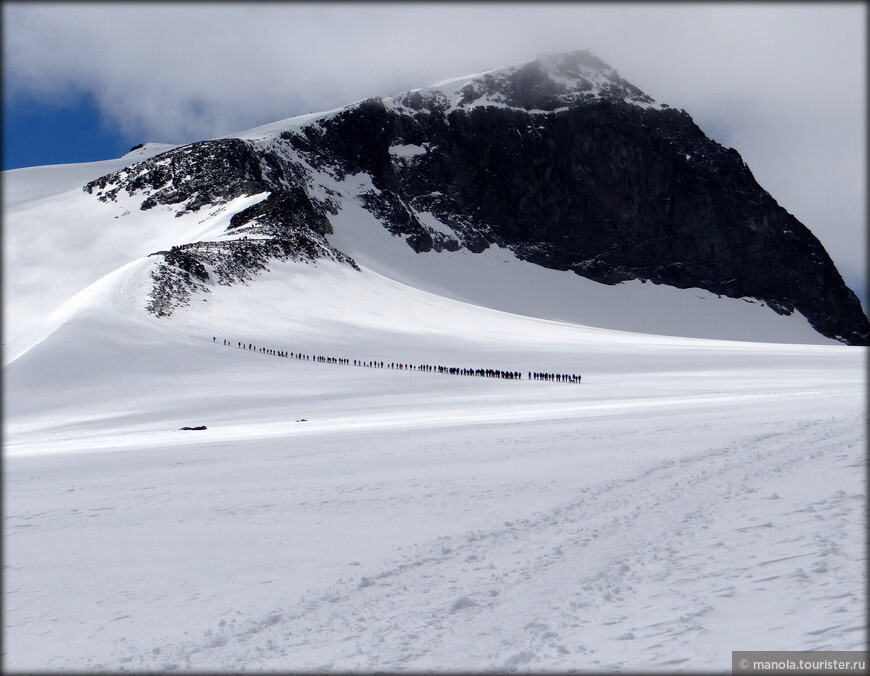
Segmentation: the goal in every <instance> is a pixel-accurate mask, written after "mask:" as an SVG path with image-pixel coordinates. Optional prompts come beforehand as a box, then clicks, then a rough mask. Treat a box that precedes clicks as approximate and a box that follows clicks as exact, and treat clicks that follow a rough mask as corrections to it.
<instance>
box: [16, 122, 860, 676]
mask: <svg viewBox="0 0 870 676" xmlns="http://www.w3.org/2000/svg"><path fill="white" fill-rule="evenodd" d="M297 122H299V123H300V124H301V123H302V122H303V121H302V120H298V121H297ZM277 129H278V127H277V126H274V129H273V128H272V127H268V128H265V127H264V128H262V129H260V130H253V131H252V135H254V136H256V135H257V134H260V135H266V136H268V133H272V132H274V131H276V130H277ZM254 132H256V133H254ZM267 132H268V133H267ZM267 140H268V139H267ZM158 150H159V147H157V146H148V147H146V148H144V149H141V150H140V151H135V152H138V153H140V155H141V154H143V153H144V154H147V153H150V152H157V151H158ZM118 162H121V164H119V165H118V166H123V164H124V163H125V162H122V161H120V160H119V161H113V162H110V163H106V164H101V165H100V166H92V165H87V166H79V167H72V168H63V169H61V168H40V169H43V170H44V171H38V170H16V171H14V172H7V174H5V175H4V199H5V200H6V201H5V212H4V218H5V220H6V223H5V225H6V226H7V227H6V228H5V229H4V263H5V265H4V270H5V275H4V292H5V293H4V307H3V311H4V388H3V397H4V399H3V405H4V486H3V499H4V517H5V519H4V535H3V537H4V554H5V556H4V604H3V605H4V611H5V612H4V630H3V631H4V641H3V665H4V668H5V669H6V670H9V671H56V670H71V669H74V670H81V671H86V672H89V673H90V672H97V671H112V672H115V671H121V670H135V671H142V670H154V671H165V670H204V671H221V670H231V671H239V670H242V669H244V670H248V671H263V670H276V671H285V672H286V671H307V670H343V671H354V670H362V671H374V670H382V671H393V670H396V671H398V670H448V671H469V670H471V671H486V670H495V671H513V670H517V671H546V670H555V671H567V670H572V669H577V670H589V671H596V672H598V671H616V670H623V671H626V670H627V671H638V670H651V671H662V672H671V671H679V670H685V671H698V670H717V671H724V670H727V669H728V665H730V655H731V651H732V650H749V649H766V650H776V649H783V650H785V649H789V650H807V649H838V650H849V649H862V648H866V611H865V607H866V591H865V587H864V581H865V565H866V554H865V553H866V512H865V507H866V481H865V472H864V467H865V460H866V458H865V455H864V446H865V443H866V428H865V424H866V399H865V391H866V375H865V371H864V367H865V360H866V356H867V351H866V349H864V348H853V347H845V346H842V345H839V344H832V341H827V340H826V339H824V338H821V337H820V336H819V335H818V334H816V333H815V332H814V331H813V330H812V329H811V327H809V325H808V324H807V322H806V320H805V319H804V318H803V317H800V316H798V315H795V316H792V317H780V316H778V315H776V314H774V313H772V312H770V311H769V309H767V308H763V307H762V306H761V305H760V304H758V303H750V302H747V300H744V299H736V300H735V299H721V298H717V297H715V296H713V295H711V294H706V293H705V292H701V291H699V290H697V289H688V290H683V291H678V290H675V289H669V288H664V287H656V286H654V285H651V284H642V283H640V282H638V283H632V284H622V285H617V286H616V287H602V286H601V285H596V284H594V283H592V282H589V281H588V280H583V279H581V278H579V277H577V276H576V275H573V274H571V273H560V272H556V271H551V270H542V269H540V268H535V267H534V266H530V265H527V264H525V263H523V262H521V261H518V260H516V259H515V258H514V257H513V256H512V254H510V252H507V251H503V250H499V249H497V248H493V249H491V250H489V251H487V252H485V253H484V254H480V255H472V254H468V253H465V252H457V253H456V254H447V253H443V254H430V255H416V254H414V253H413V252H412V251H411V249H410V248H409V247H408V246H407V244H406V243H405V242H404V241H402V240H401V239H400V238H393V237H391V236H390V235H389V234H388V233H387V232H386V231H385V230H384V229H383V228H382V227H381V226H380V225H378V224H377V223H376V222H375V221H374V219H373V218H372V217H371V216H370V215H368V214H367V212H365V211H364V210H363V209H361V208H360V207H359V205H358V204H356V203H355V201H354V196H355V195H357V194H359V192H362V191H365V190H367V189H370V187H371V186H370V184H367V183H366V181H365V180H363V179H361V178H360V177H348V179H347V180H346V181H343V182H337V181H334V182H333V183H331V184H330V183H329V182H328V181H327V180H326V177H324V176H317V177H316V178H317V180H318V181H320V182H321V183H323V185H324V186H325V188H328V189H330V190H334V191H335V193H336V194H337V195H339V196H341V199H340V200H339V201H340V202H341V211H340V213H339V214H338V215H336V216H335V217H334V218H333V219H332V220H333V226H334V228H335V234H334V235H331V236H330V237H329V239H330V242H331V243H332V244H333V245H334V246H336V247H337V248H339V249H340V250H342V251H344V252H345V253H347V254H349V255H351V256H353V257H354V258H355V259H356V260H357V262H358V263H359V264H360V265H361V267H362V270H361V271H357V270H354V269H352V268H350V267H349V266H342V265H339V264H337V263H334V262H330V261H318V262H317V263H316V264H291V263H274V264H273V265H270V270H269V272H267V273H264V274H263V275H261V276H260V277H258V278H257V279H256V281H255V282H253V283H251V284H249V285H240V286H234V287H217V286H216V287H213V288H212V292H211V293H203V294H197V295H195V296H193V297H192V299H191V302H190V305H189V306H188V307H185V308H181V309H179V310H178V311H177V312H176V313H175V314H174V315H173V316H172V317H171V318H169V319H160V320H158V319H156V318H154V317H152V316H150V315H148V314H147V313H145V311H144V310H143V307H144V304H145V299H146V298H147V293H148V282H149V273H150V270H151V269H152V266H153V265H154V259H149V258H147V254H148V253H151V252H152V251H155V250H157V249H165V248H168V247H170V246H172V245H173V244H180V243H184V242H189V241H193V240H196V239H204V238H214V237H219V236H220V235H221V233H222V232H223V231H224V229H225V227H226V225H227V221H228V219H229V217H230V215H231V214H232V213H233V212H234V211H237V210H238V209H241V208H243V207H245V206H248V205H250V204H253V203H254V202H255V201H257V200H258V199H262V197H263V196H262V195H260V196H251V197H249V198H242V200H240V201H238V202H237V203H234V204H232V205H228V206H227V207H226V208H219V209H216V210H214V211H213V212H211V213H207V214H206V213H203V214H190V215H186V216H184V217H181V218H178V219H176V218H174V216H173V214H172V213H171V210H160V209H154V210H151V211H149V212H141V211H139V210H138V201H137V200H135V199H130V200H128V199H127V198H123V199H122V201H121V202H120V203H117V204H115V203H112V204H102V203H99V202H97V201H96V200H94V199H93V197H90V196H87V195H85V194H84V193H81V191H80V189H74V188H75V186H76V185H81V184H84V183H85V182H87V180H89V179H90V178H95V177H97V176H99V175H101V174H103V173H106V172H107V171H111V170H112V169H115V168H118V166H116V164H118ZM97 164H100V163H97ZM76 172H79V173H78V174H77V173H76ZM75 175H78V176H79V179H78V180H79V183H78V184H75V183H74V182H73V179H74V178H75ZM53 191H56V192H53ZM426 222H427V223H428V224H429V225H430V226H431V227H433V228H435V229H437V226H438V224H437V223H435V222H433V221H432V220H431V219H429V220H427V221H426ZM615 329H618V330H615ZM655 334H658V335H655ZM682 336H689V337H682ZM713 336H717V337H719V338H727V339H728V340H712V339H710V338H711V337H713ZM213 338H216V340H213ZM224 339H227V340H229V341H230V342H231V343H233V344H235V343H236V342H237V341H243V342H245V343H252V344H254V345H256V346H257V347H266V348H270V349H276V350H286V351H292V352H294V353H296V352H302V353H304V354H309V355H323V356H330V357H340V358H346V359H350V360H354V359H358V360H366V361H368V360H378V361H385V362H391V361H395V362H406V363H411V364H421V363H427V364H433V365H439V364H441V365H447V366H460V367H468V368H497V369H503V370H518V371H521V372H522V373H523V377H524V380H523V381H504V380H496V379H488V378H476V377H463V376H450V375H439V374H431V373H422V372H415V371H394V370H387V369H384V370H381V369H370V368H361V367H354V366H339V365H333V364H320V363H317V362H306V361H299V360H293V359H284V358H280V357H274V356H269V355H263V354H259V353H257V352H254V351H250V350H240V349H238V348H236V347H227V346H224V345H223V344H222V342H223V340H224ZM740 340H743V341H755V342H740ZM805 343H818V344H805ZM528 371H549V372H557V373H564V372H567V373H579V374H582V376H583V384H582V385H569V384H560V383H544V382H534V381H532V382H530V381H528V380H525V378H526V374H527V372H528ZM196 425H206V426H207V427H208V429H207V430H205V431H180V430H179V428H180V427H182V426H196Z"/></svg>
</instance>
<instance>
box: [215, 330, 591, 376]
mask: <svg viewBox="0 0 870 676" xmlns="http://www.w3.org/2000/svg"><path fill="white" fill-rule="evenodd" d="M212 342H214V343H217V336H213V337H212ZM223 344H224V345H225V346H227V347H236V348H238V349H240V350H250V351H252V352H257V353H259V354H266V355H272V356H276V357H285V358H287V359H299V360H302V361H314V362H317V363H320V364H338V365H341V366H351V365H353V366H361V367H364V368H379V369H384V368H386V369H393V370H397V371H422V372H424V373H442V374H446V375H455V376H477V377H480V378H501V379H503V380H522V379H523V374H522V372H521V371H503V370H500V369H471V368H461V367H456V366H433V365H431V364H407V363H403V362H383V361H364V360H361V359H345V358H343V357H325V356H322V355H310V354H301V353H299V352H288V351H286V350H275V349H272V348H267V347H262V346H259V347H258V346H257V345H254V344H253V343H243V342H242V341H240V340H239V341H236V342H235V343H234V342H233V341H230V340H226V339H224V341H223ZM527 380H537V381H545V382H553V383H573V384H578V385H579V384H580V382H581V376H579V375H577V374H574V373H546V372H541V371H528V372H527Z"/></svg>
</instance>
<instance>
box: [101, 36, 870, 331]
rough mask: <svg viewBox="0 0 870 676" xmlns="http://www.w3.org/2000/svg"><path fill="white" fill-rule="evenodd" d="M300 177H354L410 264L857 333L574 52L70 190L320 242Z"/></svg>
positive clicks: (823, 292)
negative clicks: (638, 292) (668, 290)
mask: <svg viewBox="0 0 870 676" xmlns="http://www.w3.org/2000/svg"><path fill="white" fill-rule="evenodd" d="M316 172H327V173H329V174H330V175H331V176H334V177H336V179H337V180H340V179H341V178H342V177H346V176H349V175H357V174H364V175H367V176H368V177H370V184H371V186H372V187H371V189H369V190H366V191H363V192H361V193H360V194H358V195H357V196H356V198H357V199H359V200H360V201H361V203H362V204H363V205H364V206H365V207H366V208H367V209H368V210H369V211H370V212H371V213H372V214H374V215H375V216H376V217H377V218H378V219H380V220H381V221H382V222H383V224H384V226H385V227H386V228H387V229H388V230H389V231H390V232H391V233H393V234H394V235H396V236H401V237H404V238H405V239H406V240H407V242H408V244H409V246H411V247H413V249H414V250H415V251H417V252H419V253H421V254H423V253H426V252H431V251H436V252H437V251H442V250H445V249H446V250H456V249H458V248H460V247H463V248H465V249H468V250H470V251H473V252H480V251H483V250H485V249H486V248H487V247H489V246H490V245H491V244H498V245H500V246H505V247H508V248H510V249H511V250H513V251H514V252H515V254H516V255H517V256H518V257H520V258H522V259H525V260H528V261H531V262H533V263H536V264H539V265H542V266H545V267H548V268H554V269H559V270H571V271H573V272H575V273H577V274H579V275H582V276H584V277H587V278H589V279H592V280H595V281H597V282H601V283H604V284H615V283H619V282H621V281H625V280H629V279H643V280H649V281H651V282H654V283H656V284H667V285H671V286H675V287H678V288H689V287H699V288H703V289H707V290H709V291H711V292H713V293H717V294H721V295H725V296H730V297H734V298H741V297H747V298H754V299H758V300H760V301H763V302H765V303H766V304H767V305H769V306H770V307H771V308H772V309H773V310H774V311H776V312H779V313H782V314H790V313H792V312H794V311H799V312H800V313H802V314H803V315H804V316H805V317H806V318H807V319H808V320H809V322H810V323H811V324H812V326H813V327H815V328H816V330H818V331H819V332H820V333H822V334H823V335H825V336H828V337H831V338H835V339H838V340H841V341H842V342H845V343H849V344H856V345H866V344H868V338H870V323H868V320H867V317H866V315H865V314H864V313H863V311H862V309H861V306H860V303H859V301H858V299H857V297H856V296H855V294H854V293H853V292H852V291H851V290H850V289H848V288H847V287H846V285H845V284H844V282H843V280H842V277H841V276H840V274H839V273H838V271H837V269H836V268H835V266H834V264H833V262H832V261H831V259H830V257H829V256H828V254H827V252H826V251H825V250H824V248H823V247H822V245H821V244H820V242H819V241H818V240H817V239H816V237H815V236H813V234H812V233H811V232H810V231H809V230H808V229H807V228H806V227H805V226H804V225H803V224H801V223H800V222H799V221H798V220H797V219H796V218H794V216H792V215H791V214H789V213H788V212H787V211H786V210H785V209H783V208H782V207H781V206H780V205H779V204H777V202H776V201H775V199H774V198H773V197H771V196H770V195H769V194H768V193H767V192H766V191H765V190H764V189H763V188H761V187H760V186H759V185H758V183H757V182H756V181H755V179H754V178H753V176H752V173H751V171H750V170H749V168H748V167H747V166H746V164H745V163H744V162H743V160H742V159H741V157H740V155H739V154H738V153H737V151H735V150H733V149H729V148H725V147H722V146H721V145H719V144H718V143H716V142H714V141H712V140H711V139H709V138H707V137H706V135H705V134H704V133H703V132H702V131H701V130H700V129H699V128H698V127H697V125H695V124H694V122H693V121H692V119H691V117H690V116H689V115H688V114H687V113H686V112H684V111H682V110H677V109H674V108H670V107H668V106H667V105H664V104H658V103H656V102H655V101H654V100H653V99H652V98H650V97H649V96H647V95H646V94H644V93H643V92H641V91H640V90H639V89H637V88H636V87H634V86H633V85H631V84H630V83H628V82H626V81H624V80H623V79H622V78H620V77H619V75H618V74H617V73H616V71H614V70H613V69H612V68H610V67H609V66H607V65H606V64H603V63H602V62H601V61H599V60H598V59H596V58H595V57H594V56H592V55H591V54H589V53H588V52H574V53H571V54H564V55H557V56H551V57H545V58H541V59H537V60H534V61H531V62H529V63H526V64H523V65H521V66H517V67H511V68H504V69H499V70H496V71H492V72H490V73H484V74H481V75H478V76H473V77H470V78H465V79H460V80H456V81H453V82H451V83H447V84H446V85H442V86H440V87H432V88H428V89H421V90H416V91H413V92H408V93H405V94H401V95H397V96H394V97H389V98H383V99H382V98H373V99H368V100H366V101H363V102H361V103H358V104H354V105H352V106H348V107H346V108H345V109H342V110H341V111H339V112H337V113H332V114H324V115H323V116H321V117H316V118H314V119H312V120H310V121H308V122H306V123H305V124H297V125H292V126H288V128H287V129H285V130H283V131H282V132H280V133H278V134H275V135H273V136H271V137H269V138H263V139H259V140H248V141H242V140H239V139H228V140H222V141H207V142H203V143H200V144H193V145H191V146H186V147H184V148H179V149H177V150H175V151H171V152H169V153H165V154H164V155H160V156H158V157H155V158H152V159H151V160H147V161H146V162H142V163H140V164H138V165H134V166H133V167H129V168H127V169H125V170H123V171H122V172H118V173H117V174H116V175H110V176H107V177H103V178H101V179H98V180H97V181H94V182H93V183H91V184H89V185H88V186H86V190H88V191H89V192H95V193H96V194H97V195H98V196H99V197H100V198H101V199H112V198H113V196H114V195H116V194H117V192H118V191H119V190H121V189H124V190H127V191H128V192H130V193H131V194H132V193H135V192H137V191H141V192H142V193H143V197H144V199H143V202H142V205H141V206H142V208H143V209H147V208H150V207H151V206H153V205H155V204H177V205H180V209H181V211H185V210H186V211H190V210H195V209H198V208H200V207H202V206H203V205H205V204H212V203H215V202H221V201H224V202H225V201H228V200H229V199H232V198H233V197H235V196H238V195H240V194H256V193H258V192H264V191H268V192H270V193H271V196H270V197H269V198H268V200H266V201H265V202H263V203H261V204H260V205H256V206H255V207H252V208H251V209H249V210H247V212H242V213H240V214H237V216H236V217H234V224H233V226H232V227H237V226H238V227H241V226H242V224H243V223H248V222H249V221H251V220H254V219H256V222H257V224H258V227H259V228H261V230H260V232H261V233H263V234H265V235H267V236H269V237H284V236H286V234H287V233H288V232H291V231H292V232H296V233H299V232H303V231H304V232H307V233H311V236H316V237H320V238H326V239H328V235H329V234H330V226H329V215H330V213H334V206H335V205H334V204H332V203H331V202H330V200H329V199H323V198H322V197H321V198H320V199H316V198H315V197H313V195H314V194H317V195H323V194H326V193H328V192H329V191H328V189H326V188H324V187H323V186H320V187H319V188H318V189H317V190H314V189H313V185H312V176H313V175H314V173H316ZM431 218H434V219H436V220H437V221H438V222H439V223H440V224H442V225H443V226H445V227H444V228H439V229H434V228H432V227H429V226H427V225H426V224H425V223H426V222H427V219H431ZM326 239H324V241H326Z"/></svg>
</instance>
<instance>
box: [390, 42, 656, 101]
mask: <svg viewBox="0 0 870 676" xmlns="http://www.w3.org/2000/svg"><path fill="white" fill-rule="evenodd" d="M602 99H603V100H609V101H612V102H625V103H631V104H634V105H637V106H641V107H654V108H660V106H659V104H657V103H656V102H655V101H654V100H653V99H652V98H651V97H650V96H648V95H646V94H645V93H644V92H642V91H641V90H640V89H638V88H637V87H635V86H634V85H632V84H631V83H630V82H628V81H626V80H624V79H623V78H622V77H620V75H619V73H617V72H616V70H614V69H613V68H611V67H610V66H608V65H607V64H606V63H604V62H603V61H602V60H601V59H599V58H597V57H596V56H594V55H593V54H592V53H591V52H589V51H588V50H578V51H574V52H563V53H558V54H549V55H544V56H539V57H537V58H535V59H531V60H529V61H526V62H523V63H520V64H518V65H514V66H506V67H502V68H496V69H494V70H489V71H485V72H482V73H477V74H474V75H467V76H464V77H460V78H454V79H451V80H445V81H442V82H439V83H437V84H434V85H432V86H431V87H425V88H422V89H417V90H413V91H412V92H408V94H406V95H404V96H403V95H397V96H394V97H390V98H389V99H387V100H386V101H385V103H387V104H388V105H389V104H390V103H392V104H393V105H398V106H400V107H401V106H406V107H410V108H412V109H416V110H419V109H420V108H422V107H427V108H441V109H442V110H444V111H445V112H450V111H451V110H454V109H458V110H467V109H470V108H474V107H480V106H487V107H493V106H494V107H504V108H515V109H520V110H525V111H529V112H552V111H556V110H560V109H565V108H568V107H571V106H576V105H579V104H582V103H585V102H591V101H596V100H602Z"/></svg>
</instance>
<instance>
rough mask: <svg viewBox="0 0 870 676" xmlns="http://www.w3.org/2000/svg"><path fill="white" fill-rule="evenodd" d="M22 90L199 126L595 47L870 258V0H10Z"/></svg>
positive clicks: (163, 126)
mask: <svg viewBox="0 0 870 676" xmlns="http://www.w3.org/2000/svg"><path fill="white" fill-rule="evenodd" d="M3 18H4V23H3V31H4V36H3V37H4V59H3V68H4V87H5V95H6V96H11V97H15V96H21V95H29V96H46V97H52V98H55V99H57V98H62V97H63V96H65V95H68V94H70V93H73V92H81V91H87V92H91V93H93V94H94V95H95V97H96V99H97V101H98V102H99V104H100V105H101V106H102V108H103V111H104V113H105V114H106V116H107V118H108V119H109V120H110V121H112V122H113V123H114V124H116V125H118V127H119V128H120V129H121V130H123V131H124V132H125V133H127V134H128V135H129V137H130V139H131V141H133V142H140V141H144V140H154V141H167V142H176V143H177V142H188V141H193V140H199V139H203V138H210V137H214V136H218V135H223V134H228V133H232V132H234V131H241V130H243V129H246V128H249V127H253V126H256V125H259V124H263V123H267V122H271V121H274V120H278V119H282V118H285V117H290V116H292V115H296V114H301V113H308V112H313V111H317V110H325V109H330V108H334V107H338V106H340V105H343V104H346V103H350V102H352V101H355V100H358V99H361V98H365V97H368V96H374V95H386V94H391V93H394V92H398V91H404V90H406V89H410V88H413V87H418V86H425V85H427V84H430V83H432V82H434V81H437V80H440V79H445V78H448V77H451V76H456V75H463V74H465V73H470V72H476V71H480V70H486V69H488V68H493V67H497V66H500V65H506V64H510V63H515V62H517V61H521V60H523V59H527V58H531V57H533V56H535V55H537V54H541V53H548V52H557V51H565V50H573V49H580V48H588V49H590V50H591V51H592V52H593V53H595V54H596V55H597V56H599V57H600V58H602V59H603V60H604V61H606V62H608V63H609V64H610V65H611V66H613V67H614V68H616V69H617V70H618V71H619V72H620V74H621V75H622V76H623V77H625V78H626V79H628V80H629V81H631V82H633V83H634V84H636V85H637V86H639V87H640V88H641V89H643V90H644V91H646V92H647V93H648V94H650V95H651V96H653V97H654V98H656V99H657V100H660V101H664V102H667V103H669V104H671V105H673V106H676V107H678V108H684V109H685V110H686V111H687V112H689V113H690V114H691V115H692V116H693V118H694V119H695V121H696V122H697V123H698V125H699V126H700V127H701V128H702V129H703V130H704V131H705V132H707V133H708V134H710V135H712V136H713V137H714V138H715V139H716V140H718V141H719V142H721V143H723V144H725V145H729V146H733V147H735V148H737V150H738V151H740V153H741V154H742V155H743V157H744V159H746V161H747V163H748V164H749V165H750V167H751V168H752V170H753V173H754V174H755V176H756V178H757V179H758V180H759V182H760V183H761V184H762V185H763V186H764V187H765V188H766V189H768V190H769V191H770V192H771V193H772V194H773V196H774V197H775V198H776V199H777V200H778V201H779V202H780V204H782V205H783V206H784V207H786V208H787V209H788V210H789V211H791V212H792V213H794V214H795V215H796V216H797V217H798V218H799V219H800V220H802V221H803V222H804V223H805V224H806V225H807V226H808V227H810V228H811V229H812V230H813V232H814V233H816V234H817V236H819V238H820V239H821V240H822V242H823V243H824V244H825V246H826V248H828V250H829V252H830V253H831V254H832V256H833V257H834V259H835V261H836V262H837V264H838V266H839V267H840V268H841V271H842V272H843V273H844V276H846V277H847V282H849V283H850V284H852V285H853V286H855V285H860V286H862V287H863V285H864V279H865V272H864V271H865V269H866V254H865V251H866V247H865V245H864V238H865V231H864V228H865V225H864V224H865V222H866V221H865V211H864V187H865V183H866V168H865V162H864V151H865V147H866V130H865V119H866V108H865V91H866V89H865V87H866V71H865V61H866V53H865V52H866V37H865V33H864V30H865V25H866V7H865V6H864V5H863V4H862V3H847V4H837V3H818V4H813V3H809V4H807V3H794V4H792V3H777V4H751V3H733V4H732V3H727V4H707V3H697V4H688V3H679V4H673V5H671V4H660V3H649V4H634V3H624V4H623V3H605V4H590V3H577V4H572V3H553V4H546V3H529V4H526V3H506V4H498V3H482V4H474V3H470V4H464V3H445V4H437V3H435V4H433V3H387V4H377V3H371V4H366V3H359V4H354V3H338V4H328V3H310V4H309V3H288V4H280V3H262V4H258V3H245V4H235V3H215V4H208V3H205V4H203V3H193V4H184V3H179V4H169V3H166V4H164V3H149V4H141V5H140V4H128V3H118V4H111V3H98V4H83V3H70V4H63V3H56V4H55V3H44V4H43V3H14V2H13V3H9V2H7V3H4V5H3Z"/></svg>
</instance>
